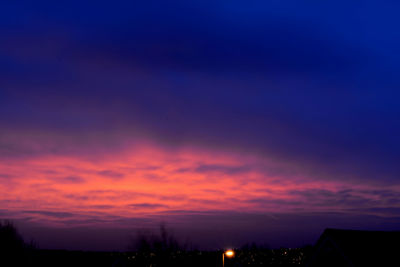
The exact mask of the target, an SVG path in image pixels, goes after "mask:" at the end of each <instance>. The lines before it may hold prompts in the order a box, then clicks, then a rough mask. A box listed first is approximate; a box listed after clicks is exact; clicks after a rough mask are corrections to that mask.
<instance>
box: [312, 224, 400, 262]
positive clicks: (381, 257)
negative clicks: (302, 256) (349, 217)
mask: <svg viewBox="0 0 400 267" xmlns="http://www.w3.org/2000/svg"><path fill="white" fill-rule="evenodd" d="M399 251H400V231H359V230H340V229H326V230H325V231H324V232H323V234H322V235H321V237H320V239H319V240H318V242H317V245H316V250H315V254H314V256H313V258H312V261H311V262H310V266H323V265H324V266H327V265H326V264H329V263H328V262H336V264H337V263H339V262H340V264H341V265H342V266H374V265H375V266H386V265H393V264H394V265H395V266H400V264H398V263H400V260H399ZM337 258H340V259H337Z"/></svg>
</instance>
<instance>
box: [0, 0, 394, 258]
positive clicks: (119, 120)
mask: <svg viewBox="0 0 400 267" xmlns="http://www.w3.org/2000/svg"><path fill="white" fill-rule="evenodd" d="M399 8H400V3H397V2H396V1H350V2H349V1H342V0H339V1H338V0H336V1H329V0H328V1H298V0H297V1H290V0H286V1H282V0H279V1H278V0H269V1H265V0H263V1H258V0H254V1H236V0H233V1H226V0H213V1H211V0H202V1H197V0H193V1H154V0H150V1H112V2H111V1H108V2H105V1H84V2H82V1H75V0H71V1H40V0H39V1H34V2H32V1H3V2H1V4H0V219H10V220H13V221H14V222H15V224H16V225H17V227H18V228H19V229H20V231H21V233H22V234H23V235H24V237H25V238H26V239H34V240H35V242H36V243H37V244H38V246H39V247H42V248H63V249H84V250H124V249H126V248H127V246H128V245H129V244H128V243H129V242H130V241H129V240H130V238H132V236H134V235H135V233H137V232H138V231H141V230H143V229H147V230H148V229H156V228H157V227H158V226H159V225H160V223H165V224H166V226H167V227H168V228H169V229H170V231H172V232H173V233H174V234H175V235H176V236H177V237H178V238H179V239H180V240H182V242H184V241H185V242H190V243H192V244H194V245H195V246H198V247H199V248H203V249H215V248H223V247H233V246H240V245H243V244H245V243H247V242H256V243H258V244H267V245H269V246H270V247H279V246H289V247H296V246H302V245H305V244H313V243H314V242H315V241H316V240H317V238H318V237H319V235H320V234H321V233H322V231H323V230H324V229H325V228H327V227H331V228H345V229H365V230H400V181H399V177H400V165H399V161H400V141H399V136H400V116H399V115H400V105H399V104H398V99H399V97H400V92H399V89H398V88H400V87H399V85H400V79H399V77H398V73H399V71H400V65H399V64H400V63H399V62H400V35H399V34H398V28H399V26H400V18H399V16H398V12H397V11H398V10H399Z"/></svg>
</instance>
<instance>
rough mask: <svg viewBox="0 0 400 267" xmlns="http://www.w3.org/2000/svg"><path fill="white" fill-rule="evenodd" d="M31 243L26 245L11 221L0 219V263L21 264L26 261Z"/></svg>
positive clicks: (7, 264)
mask: <svg viewBox="0 0 400 267" xmlns="http://www.w3.org/2000/svg"><path fill="white" fill-rule="evenodd" d="M33 247H34V246H33V243H31V245H27V244H26V243H25V242H24V239H23V238H22V236H21V235H20V233H19V232H18V230H17V228H16V227H15V226H14V224H13V223H12V222H11V221H8V220H5V221H3V222H2V221H0V265H2V264H1V263H4V265H5V266H21V265H22V264H26V261H28V258H29V257H27V255H28V253H27V252H28V251H29V250H30V249H32V248H33Z"/></svg>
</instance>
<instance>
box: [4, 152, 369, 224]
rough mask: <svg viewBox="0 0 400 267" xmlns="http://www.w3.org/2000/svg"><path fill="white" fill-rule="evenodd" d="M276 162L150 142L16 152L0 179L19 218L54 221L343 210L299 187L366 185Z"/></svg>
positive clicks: (9, 206)
mask: <svg viewBox="0 0 400 267" xmlns="http://www.w3.org/2000/svg"><path fill="white" fill-rule="evenodd" d="M278 164H280V163H276V162H272V161H268V160H265V159H260V158H257V157H254V156H248V155H247V156H245V155H235V154H227V153H222V152H216V151H206V150H199V149H197V150H196V149H182V150H179V151H174V152H173V153H171V152H169V151H167V150H165V149H162V148H160V147H157V146H156V145H149V144H147V145H144V146H142V147H135V148H134V149H132V150H130V151H128V152H126V151H125V152H116V153H113V154H110V155H107V156H105V155H101V156H99V157H96V155H94V156H93V158H91V159H87V158H81V157H78V156H52V157H48V156H43V157H34V158H29V159H13V160H8V161H7V162H2V163H0V169H1V170H2V175H3V176H4V177H6V176H7V177H8V179H0V205H1V206H2V207H3V208H4V209H6V210H7V211H9V212H11V213H12V214H13V215H12V216H14V217H15V218H19V217H24V216H25V217H26V216H28V215H29V217H30V218H31V220H33V221H38V222H39V221H40V222H45V223H47V224H52V225H61V226H63V225H70V224H71V223H73V224H74V225H75V224H96V222H98V223H99V224H107V223H111V224H112V223H114V221H115V218H116V217H118V218H149V216H154V215H158V216H163V215H170V216H173V215H175V214H182V212H192V211H196V212H202V211H216V212H218V211H220V212H221V211H233V212H253V213H258V212H262V213H274V212H293V211H297V210H299V209H303V210H307V211H311V212H313V211H320V210H324V211H326V210H328V211H337V210H341V209H343V207H342V206H339V205H337V204H335V205H331V206H329V203H328V204H326V205H325V206H321V205H320V203H317V202H316V203H313V202H312V201H313V200H312V199H311V200H309V199H306V201H307V202H305V200H304V196H302V195H301V194H293V192H302V191H304V190H331V191H333V192H334V191H339V190H343V189H345V188H346V187H347V188H348V187H351V188H355V187H356V186H358V187H360V188H361V186H360V185H354V184H348V185H346V184H345V183H343V182H331V181H319V182H318V183H317V182H315V180H312V179H308V178H307V177H300V178H299V177H294V178H293V177H285V176H279V175H277V174H273V173H272V174H271V173H269V172H268V170H265V169H263V166H266V165H273V166H274V167H276V166H278ZM365 188H367V187H365ZM360 192H363V191H362V190H360ZM302 202H304V204H301V203H302ZM227 203H229V205H227ZM299 203H300V204H299Z"/></svg>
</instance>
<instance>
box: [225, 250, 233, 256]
mask: <svg viewBox="0 0 400 267" xmlns="http://www.w3.org/2000/svg"><path fill="white" fill-rule="evenodd" d="M225 256H227V257H228V258H232V257H233V256H235V252H234V251H233V250H231V249H230V250H227V251H225Z"/></svg>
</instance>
